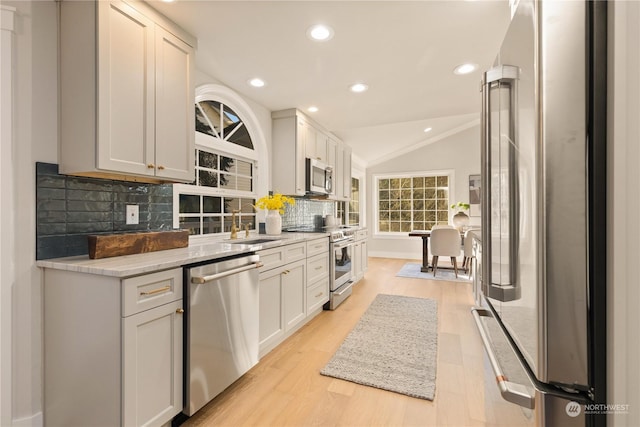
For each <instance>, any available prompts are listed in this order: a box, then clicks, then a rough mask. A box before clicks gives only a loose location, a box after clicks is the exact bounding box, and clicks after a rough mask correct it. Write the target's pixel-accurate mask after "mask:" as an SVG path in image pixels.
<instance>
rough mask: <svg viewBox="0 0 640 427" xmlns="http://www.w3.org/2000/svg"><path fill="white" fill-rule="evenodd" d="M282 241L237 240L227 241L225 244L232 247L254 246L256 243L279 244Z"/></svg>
mask: <svg viewBox="0 0 640 427" xmlns="http://www.w3.org/2000/svg"><path fill="white" fill-rule="evenodd" d="M280 240H282V239H238V240H229V241H227V243H231V244H233V245H237V244H241V245H255V244H258V243H269V242H279V241H280Z"/></svg>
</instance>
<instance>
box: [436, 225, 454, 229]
mask: <svg viewBox="0 0 640 427" xmlns="http://www.w3.org/2000/svg"><path fill="white" fill-rule="evenodd" d="M439 228H455V227H454V226H453V225H449V224H436V225H434V226H432V227H431V229H432V230H437V229H439Z"/></svg>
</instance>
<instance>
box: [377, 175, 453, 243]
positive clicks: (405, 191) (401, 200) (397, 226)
mask: <svg viewBox="0 0 640 427" xmlns="http://www.w3.org/2000/svg"><path fill="white" fill-rule="evenodd" d="M449 181H450V180H449V176H447V175H438V176H429V175H422V176H399V177H387V176H385V177H377V178H376V179H375V182H376V192H377V196H378V197H377V199H378V200H377V209H376V210H377V223H376V228H377V230H376V231H377V232H378V233H408V232H410V231H412V230H430V229H431V228H432V227H433V226H434V225H436V224H447V223H448V222H449Z"/></svg>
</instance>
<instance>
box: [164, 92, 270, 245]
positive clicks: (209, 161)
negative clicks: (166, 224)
mask: <svg viewBox="0 0 640 427" xmlns="http://www.w3.org/2000/svg"><path fill="white" fill-rule="evenodd" d="M195 110H196V111H195V113H196V114H195V117H196V138H195V142H196V155H195V159H196V164H195V177H194V182H193V184H174V186H173V194H174V203H173V205H174V207H173V210H174V215H173V223H174V228H181V229H187V230H189V232H190V234H191V235H192V236H197V235H212V234H223V233H228V232H230V231H231V219H232V214H233V211H237V214H236V221H237V224H236V225H237V226H238V227H239V228H241V229H244V228H245V227H248V228H249V229H250V230H255V229H256V216H255V211H254V209H253V205H254V204H255V201H256V198H257V197H258V195H259V194H260V195H261V194H262V193H264V192H265V189H266V183H267V178H266V177H267V170H266V169H267V168H266V166H267V155H266V141H265V139H264V135H263V133H262V130H261V128H260V125H259V123H258V120H257V119H256V117H255V115H254V114H253V112H252V111H251V109H250V108H249V106H248V105H247V104H246V103H245V102H244V100H242V98H240V97H239V96H238V95H237V94H236V93H235V92H233V91H231V90H229V89H228V88H225V87H224V86H219V85H204V86H200V87H198V88H197V89H196V104H195Z"/></svg>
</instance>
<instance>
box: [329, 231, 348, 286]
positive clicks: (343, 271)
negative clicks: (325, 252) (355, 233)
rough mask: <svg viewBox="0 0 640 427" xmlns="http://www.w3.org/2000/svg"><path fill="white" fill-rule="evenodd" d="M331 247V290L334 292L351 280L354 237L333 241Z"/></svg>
mask: <svg viewBox="0 0 640 427" xmlns="http://www.w3.org/2000/svg"><path fill="white" fill-rule="evenodd" d="M331 248H332V249H331V252H332V258H331V279H332V280H331V291H332V292H333V291H335V290H336V289H338V288H339V287H340V286H342V285H344V284H345V283H347V282H348V281H349V280H351V269H352V266H353V263H352V261H351V259H352V257H353V252H352V251H353V239H348V240H342V241H340V242H335V243H332V244H331Z"/></svg>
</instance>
